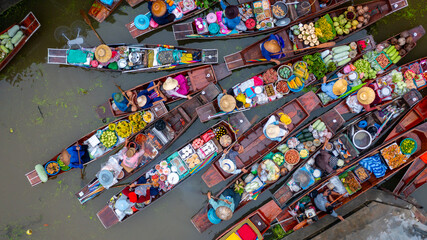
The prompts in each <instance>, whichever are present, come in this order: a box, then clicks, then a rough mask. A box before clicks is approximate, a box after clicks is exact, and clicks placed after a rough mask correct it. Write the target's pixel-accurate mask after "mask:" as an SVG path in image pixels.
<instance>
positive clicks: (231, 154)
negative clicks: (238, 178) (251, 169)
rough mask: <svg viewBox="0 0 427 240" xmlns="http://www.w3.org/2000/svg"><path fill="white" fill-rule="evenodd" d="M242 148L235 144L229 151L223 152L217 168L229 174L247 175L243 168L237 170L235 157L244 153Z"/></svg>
mask: <svg viewBox="0 0 427 240" xmlns="http://www.w3.org/2000/svg"><path fill="white" fill-rule="evenodd" d="M244 150H245V149H244V147H243V146H242V145H240V144H235V145H234V146H233V147H232V148H231V149H226V150H224V154H223V155H222V157H221V159H219V166H220V167H221V169H222V170H224V171H225V172H227V173H229V174H239V173H241V172H243V173H247V172H248V170H246V169H245V168H242V169H237V165H236V157H237V156H238V155H239V154H241V153H243V152H244Z"/></svg>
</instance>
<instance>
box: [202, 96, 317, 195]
mask: <svg viewBox="0 0 427 240" xmlns="http://www.w3.org/2000/svg"><path fill="white" fill-rule="evenodd" d="M318 107H319V99H318V98H316V97H315V96H314V93H313V92H311V91H310V92H308V93H306V94H304V95H302V96H300V97H299V98H297V99H293V100H292V101H290V102H288V103H286V104H284V105H283V106H282V107H280V108H278V109H277V110H275V111H274V112H273V113H271V114H270V115H269V116H267V117H265V118H264V119H262V120H261V121H259V122H258V123H257V124H256V125H254V126H253V127H252V128H251V129H250V130H248V131H247V132H246V133H245V134H243V135H242V136H241V137H239V139H238V140H237V142H238V143H239V144H240V145H242V146H243V147H244V152H243V153H240V154H239V156H238V159H237V160H236V165H237V168H238V169H241V168H243V167H245V168H247V167H249V166H251V165H252V164H253V163H255V162H256V161H257V160H258V159H259V158H261V157H262V156H264V155H265V154H267V153H268V152H269V150H270V149H272V148H274V147H276V146H278V145H279V144H280V142H277V141H272V140H270V139H269V138H267V137H266V136H265V135H264V132H263V128H264V125H265V124H266V123H267V121H268V120H269V118H270V117H272V116H275V117H276V118H277V119H278V118H280V116H279V113H286V114H287V115H288V116H289V117H290V118H291V120H292V123H291V124H290V125H287V127H288V131H289V133H288V135H287V136H286V137H288V136H291V135H292V133H293V132H294V131H295V130H296V129H297V128H298V127H299V126H300V125H301V124H302V123H303V122H304V121H305V120H306V119H307V118H308V117H309V116H310V113H311V112H312V111H314V110H315V109H317V108H318ZM233 176H234V175H232V174H229V173H227V172H225V171H223V170H222V168H221V167H220V165H219V162H218V161H217V162H214V163H213V164H212V165H211V166H210V167H209V168H208V170H206V172H205V173H203V175H202V179H203V181H204V182H205V183H206V185H207V186H208V187H213V186H215V185H216V184H218V183H220V182H222V181H225V180H227V179H229V178H231V177H233Z"/></svg>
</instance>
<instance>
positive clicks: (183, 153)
mask: <svg viewBox="0 0 427 240" xmlns="http://www.w3.org/2000/svg"><path fill="white" fill-rule="evenodd" d="M195 153H196V151H195V150H194V148H193V147H192V146H191V144H188V145H187V146H185V147H183V148H182V149H181V150H179V152H178V154H179V156H180V157H181V159H183V160H186V159H187V158H189V157H191V156H192V155H193V154H195Z"/></svg>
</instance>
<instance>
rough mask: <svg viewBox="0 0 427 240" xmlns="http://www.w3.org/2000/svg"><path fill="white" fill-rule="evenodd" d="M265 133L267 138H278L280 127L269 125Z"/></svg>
mask: <svg viewBox="0 0 427 240" xmlns="http://www.w3.org/2000/svg"><path fill="white" fill-rule="evenodd" d="M265 132H266V134H267V136H268V137H269V138H275V137H277V136H279V133H280V127H279V126H277V125H274V124H270V125H268V126H267V128H266V130H265Z"/></svg>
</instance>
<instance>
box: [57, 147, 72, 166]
mask: <svg viewBox="0 0 427 240" xmlns="http://www.w3.org/2000/svg"><path fill="white" fill-rule="evenodd" d="M70 157H71V155H70V154H69V153H68V151H67V150H66V149H64V150H62V152H61V156H60V159H61V161H62V162H63V163H64V164H65V166H68V165H69V164H70Z"/></svg>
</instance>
